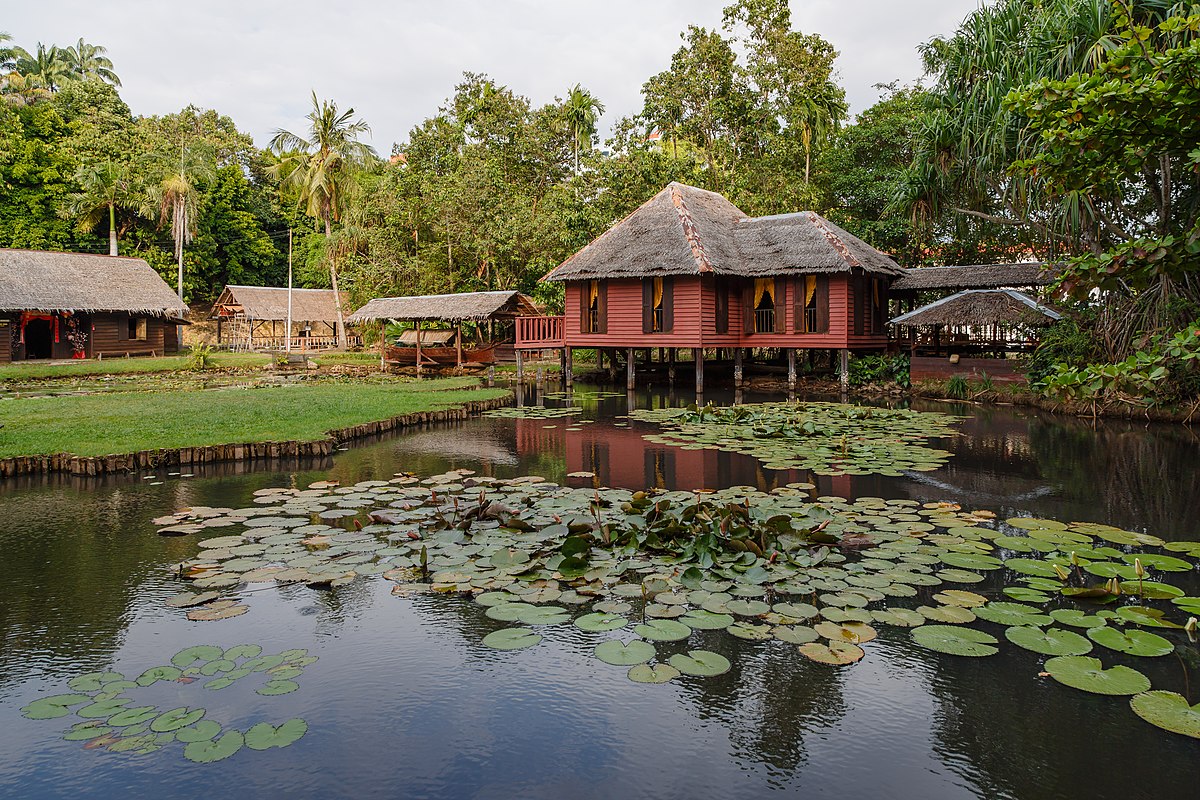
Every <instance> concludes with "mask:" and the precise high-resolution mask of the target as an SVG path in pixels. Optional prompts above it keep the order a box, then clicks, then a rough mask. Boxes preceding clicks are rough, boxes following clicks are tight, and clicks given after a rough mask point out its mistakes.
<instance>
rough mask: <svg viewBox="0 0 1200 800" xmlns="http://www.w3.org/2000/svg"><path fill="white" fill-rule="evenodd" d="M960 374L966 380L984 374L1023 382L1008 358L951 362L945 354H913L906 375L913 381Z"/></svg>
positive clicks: (942, 378)
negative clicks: (937, 356)
mask: <svg viewBox="0 0 1200 800" xmlns="http://www.w3.org/2000/svg"><path fill="white" fill-rule="evenodd" d="M954 375H961V376H963V377H964V378H966V379H968V380H979V379H980V378H982V377H983V376H984V375H987V376H989V377H990V378H991V379H992V380H993V381H995V382H996V383H1025V381H1026V379H1025V374H1024V373H1022V372H1020V371H1019V369H1018V364H1017V362H1016V361H1015V360H1013V359H1010V358H960V359H959V360H958V363H957V364H951V363H950V359H949V357H947V356H941V357H939V358H934V357H931V356H914V357H913V359H912V362H911V363H910V364H909V368H908V376H909V380H910V381H912V382H913V383H916V382H917V381H922V380H939V381H944V380H948V379H949V378H951V377H952V376H954Z"/></svg>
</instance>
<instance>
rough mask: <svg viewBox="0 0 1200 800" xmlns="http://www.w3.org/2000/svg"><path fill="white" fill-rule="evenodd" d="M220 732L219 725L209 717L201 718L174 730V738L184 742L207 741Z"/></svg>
mask: <svg viewBox="0 0 1200 800" xmlns="http://www.w3.org/2000/svg"><path fill="white" fill-rule="evenodd" d="M220 732H221V726H220V725H219V724H218V723H216V722H213V721H212V720H211V719H202V720H200V721H199V722H197V723H196V724H195V725H190V726H188V727H186V728H180V729H179V730H177V731H175V738H176V739H178V740H179V741H181V742H183V743H184V744H188V743H191V742H207V741H209V740H211V739H213V738H214V737H215V736H216V735H217V734H218V733H220Z"/></svg>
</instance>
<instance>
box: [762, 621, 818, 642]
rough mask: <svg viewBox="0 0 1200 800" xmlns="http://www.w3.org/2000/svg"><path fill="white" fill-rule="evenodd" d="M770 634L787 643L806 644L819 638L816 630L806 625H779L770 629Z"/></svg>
mask: <svg viewBox="0 0 1200 800" xmlns="http://www.w3.org/2000/svg"><path fill="white" fill-rule="evenodd" d="M771 635H772V636H774V637H775V638H776V639H778V640H779V641H781V642H787V643H788V644H808V643H809V642H815V641H816V640H817V639H818V638H820V637H818V636H817V632H816V631H815V630H813V629H812V628H810V627H808V626H807V625H779V626H777V627H776V628H774V629H773V630H772V631H771Z"/></svg>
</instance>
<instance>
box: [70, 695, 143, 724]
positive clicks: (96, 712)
mask: <svg viewBox="0 0 1200 800" xmlns="http://www.w3.org/2000/svg"><path fill="white" fill-rule="evenodd" d="M88 699H91V698H88ZM132 702H133V701H132V700H131V699H129V698H128V697H114V698H112V699H111V700H98V701H96V702H95V703H91V704H89V705H86V706H84V707H83V708H81V709H79V710H78V711H76V712H75V714H76V715H77V716H80V717H83V718H84V719H107V718H108V717H111V716H112V715H113V714H116V713H118V712H119V711H121V709H123V708H124V707H125V706H127V705H129V704H130V703H132Z"/></svg>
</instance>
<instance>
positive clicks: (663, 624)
mask: <svg viewBox="0 0 1200 800" xmlns="http://www.w3.org/2000/svg"><path fill="white" fill-rule="evenodd" d="M633 632H634V633H636V634H637V635H638V636H641V637H642V638H643V639H650V640H651V641H655V642H677V641H679V640H681V639H686V638H688V637H689V636H691V635H692V629H691V628H689V627H688V626H687V625H684V624H683V623H682V622H677V621H675V620H673V619H652V620H649V621H648V622H646V623H644V624H642V625H638V626H636V627H635V628H634V629H633Z"/></svg>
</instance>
